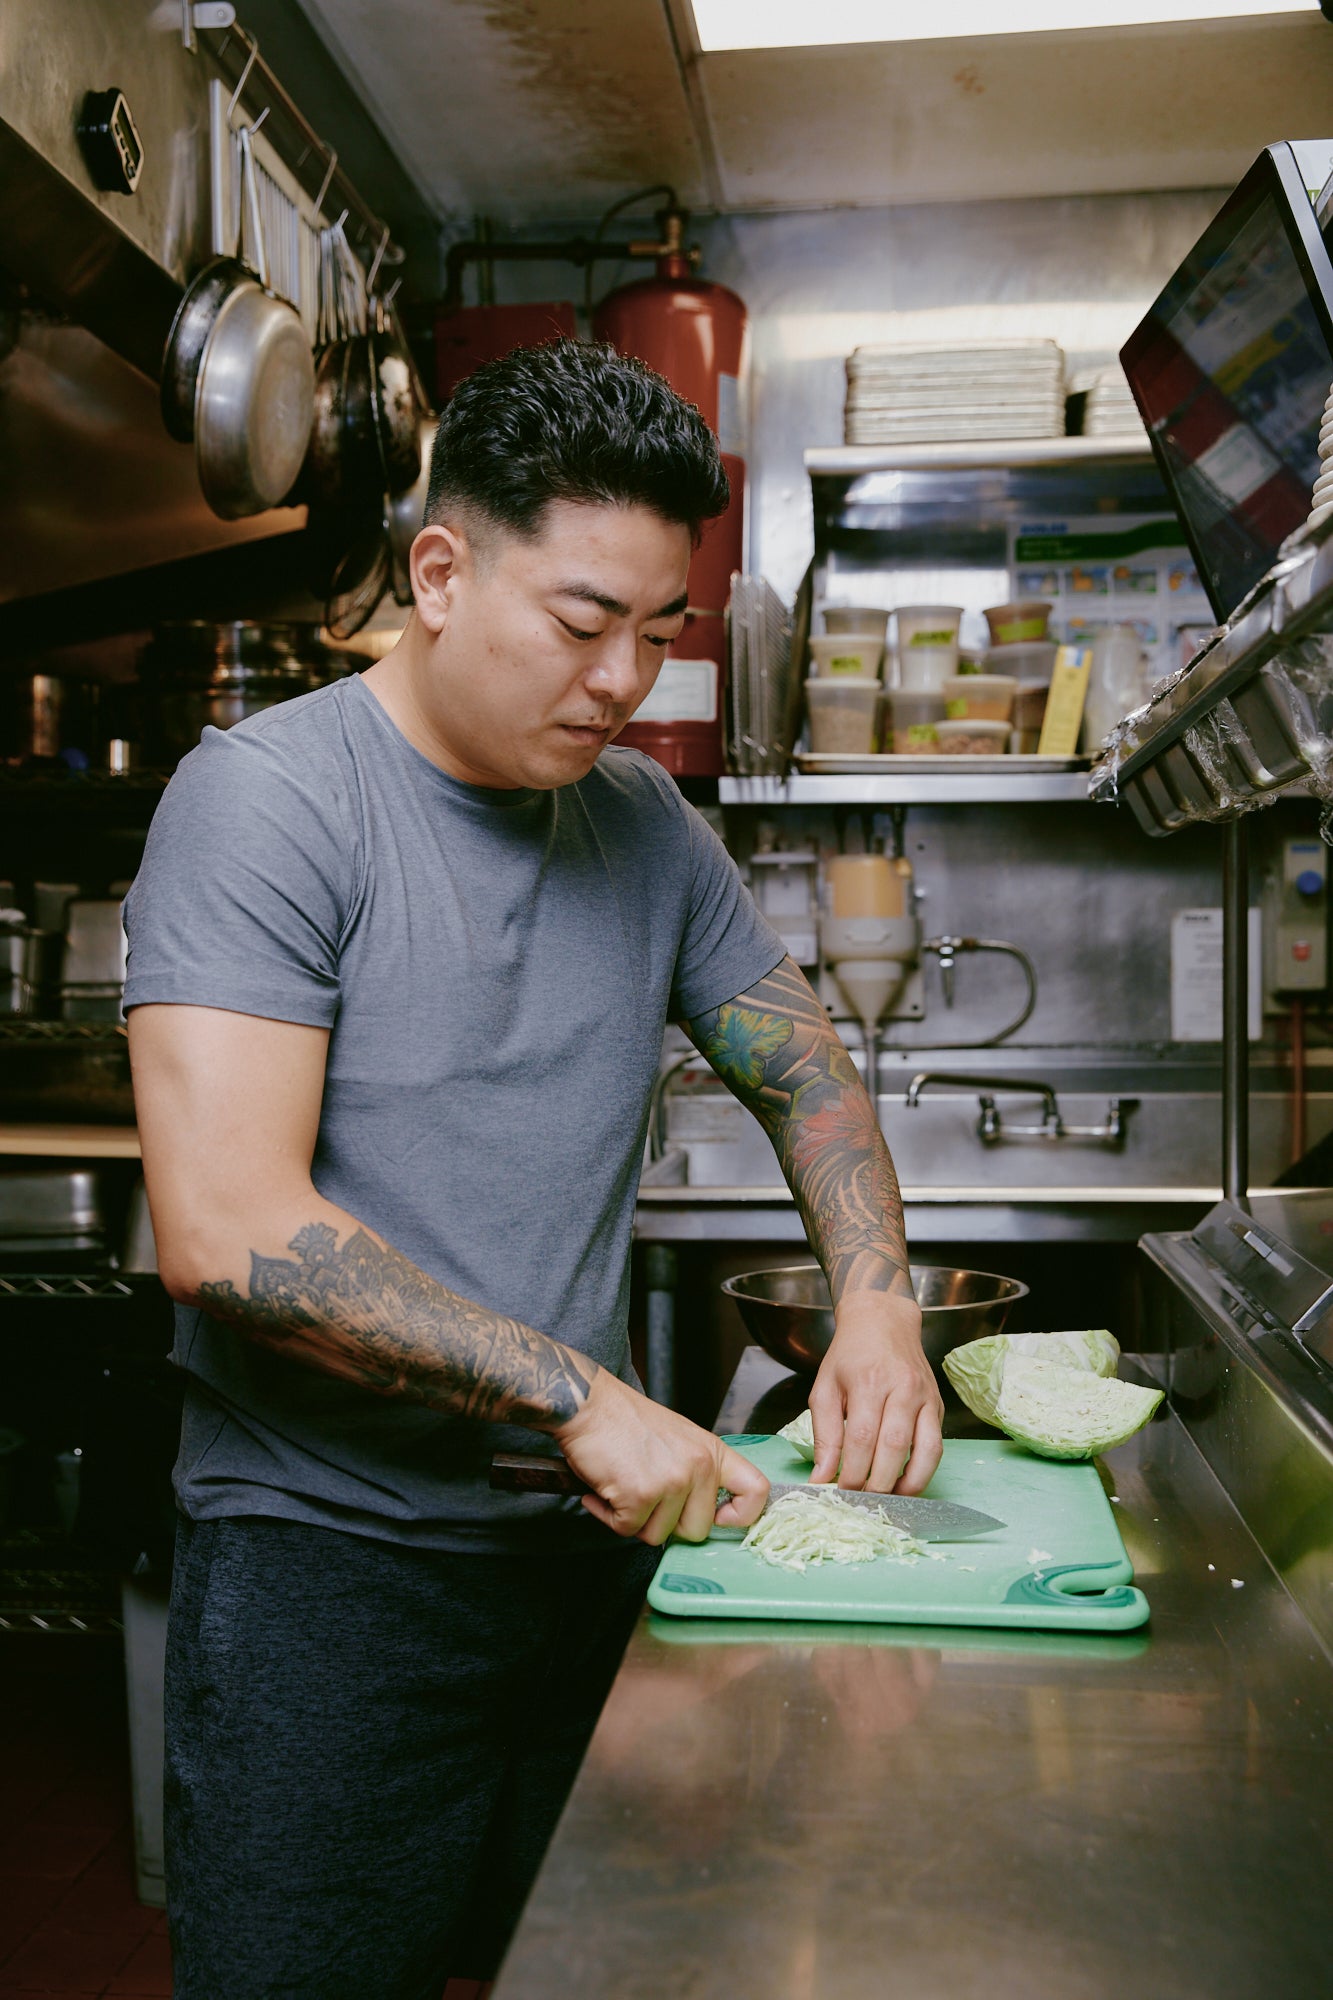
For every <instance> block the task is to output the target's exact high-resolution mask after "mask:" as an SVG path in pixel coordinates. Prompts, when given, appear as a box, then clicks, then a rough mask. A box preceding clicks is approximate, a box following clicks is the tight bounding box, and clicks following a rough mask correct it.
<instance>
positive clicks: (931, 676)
mask: <svg viewBox="0 0 1333 2000" xmlns="http://www.w3.org/2000/svg"><path fill="white" fill-rule="evenodd" d="M957 672H958V648H957V647H956V646H905V647H903V649H902V650H901V651H900V652H899V654H898V685H899V687H904V688H911V689H912V690H913V691H914V692H916V693H918V694H920V693H922V692H923V691H926V690H928V691H929V692H930V693H932V694H943V692H944V683H945V682H946V681H948V680H952V679H953V677H954V675H955V674H956V673H957Z"/></svg>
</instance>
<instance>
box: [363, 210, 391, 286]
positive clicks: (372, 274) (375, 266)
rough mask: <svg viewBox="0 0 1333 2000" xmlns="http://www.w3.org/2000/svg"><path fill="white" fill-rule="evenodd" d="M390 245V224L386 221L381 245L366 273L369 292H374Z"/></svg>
mask: <svg viewBox="0 0 1333 2000" xmlns="http://www.w3.org/2000/svg"><path fill="white" fill-rule="evenodd" d="M388 247H389V227H388V224H387V223H386V224H385V227H384V234H383V236H381V238H380V247H379V249H378V250H377V251H376V252H375V256H374V260H373V262H372V263H371V266H370V269H369V271H367V273H366V290H367V291H368V292H373V291H374V289H375V280H376V278H378V276H379V274H380V265H381V264H382V263H383V262H384V253H385V251H386V250H387V249H388Z"/></svg>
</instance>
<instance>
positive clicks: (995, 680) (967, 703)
mask: <svg viewBox="0 0 1333 2000" xmlns="http://www.w3.org/2000/svg"><path fill="white" fill-rule="evenodd" d="M1017 692H1018V682H1017V681H1016V680H1014V679H1013V677H1012V676H1011V675H1009V674H955V675H954V677H953V679H952V680H947V681H946V682H945V683H944V713H945V714H946V715H947V716H948V718H949V720H950V722H1008V721H1009V719H1010V717H1011V716H1012V714H1013V710H1014V696H1015V695H1016V694H1017Z"/></svg>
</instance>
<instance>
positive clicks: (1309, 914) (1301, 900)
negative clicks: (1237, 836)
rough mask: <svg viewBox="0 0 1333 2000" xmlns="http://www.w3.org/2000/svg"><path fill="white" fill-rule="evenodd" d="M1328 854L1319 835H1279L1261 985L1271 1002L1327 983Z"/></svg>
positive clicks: (1318, 989)
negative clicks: (1295, 837) (1282, 837)
mask: <svg viewBox="0 0 1333 2000" xmlns="http://www.w3.org/2000/svg"><path fill="white" fill-rule="evenodd" d="M1328 858H1329V850H1328V849H1327V847H1325V845H1324V843H1323V841H1322V840H1284V841H1283V843H1282V855H1281V860H1280V864H1279V870H1278V873H1277V874H1276V876H1275V877H1274V878H1273V879H1272V881H1271V882H1270V884H1269V895H1268V898H1267V901H1268V909H1267V911H1266V912H1265V915H1266V916H1267V917H1268V919H1269V921H1268V922H1267V924H1266V925H1265V929H1266V931H1267V934H1268V937H1267V942H1268V951H1267V961H1268V962H1267V966H1266V973H1267V977H1266V979H1265V982H1264V983H1265V985H1266V986H1267V988H1268V995H1269V1001H1270V1004H1271V1005H1275V1006H1277V1007H1279V1008H1280V1007H1281V1004H1282V999H1283V996H1289V997H1290V996H1296V995H1299V994H1303V993H1322V992H1323V990H1324V988H1325V987H1326V986H1327V985H1328Z"/></svg>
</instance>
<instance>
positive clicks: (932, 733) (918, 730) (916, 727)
mask: <svg viewBox="0 0 1333 2000" xmlns="http://www.w3.org/2000/svg"><path fill="white" fill-rule="evenodd" d="M939 740H940V739H939V732H938V730H937V729H936V727H935V725H934V723H933V722H912V723H909V724H908V727H907V741H908V745H909V747H910V748H911V749H913V750H931V749H933V748H934V747H935V745H936V744H937V743H938V742H939Z"/></svg>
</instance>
